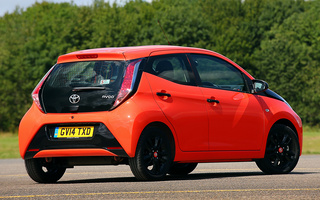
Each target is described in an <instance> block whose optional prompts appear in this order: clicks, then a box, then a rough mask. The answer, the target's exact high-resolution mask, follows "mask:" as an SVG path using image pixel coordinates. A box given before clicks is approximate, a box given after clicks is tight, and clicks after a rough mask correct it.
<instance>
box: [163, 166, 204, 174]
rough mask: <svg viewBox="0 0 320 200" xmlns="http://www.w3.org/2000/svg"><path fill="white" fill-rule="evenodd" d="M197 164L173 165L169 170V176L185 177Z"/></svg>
mask: <svg viewBox="0 0 320 200" xmlns="http://www.w3.org/2000/svg"><path fill="white" fill-rule="evenodd" d="M197 165H198V163H174V164H173V165H172V167H171V169H170V170H169V173H168V174H170V175H187V174H189V173H191V172H192V171H193V170H194V169H195V168H196V167H197Z"/></svg>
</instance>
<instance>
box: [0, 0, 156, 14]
mask: <svg viewBox="0 0 320 200" xmlns="http://www.w3.org/2000/svg"><path fill="white" fill-rule="evenodd" d="M42 1H44V0H0V16H3V15H4V14H5V13H6V12H9V13H12V12H13V11H14V10H15V8H16V6H19V7H20V8H23V9H26V8H27V7H30V6H32V5H33V4H34V3H35V2H42ZM45 1H47V2H56V3H61V2H71V1H72V0H45ZM114 1H116V2H118V3H121V2H125V0H105V2H110V3H113V2H114ZM146 1H148V2H151V1H152V0H146ZM92 2H93V0H73V3H75V4H77V5H84V6H87V5H91V4H92Z"/></svg>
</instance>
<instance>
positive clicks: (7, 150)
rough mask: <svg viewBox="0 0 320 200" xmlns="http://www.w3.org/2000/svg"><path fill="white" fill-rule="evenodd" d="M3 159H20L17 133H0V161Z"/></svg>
mask: <svg viewBox="0 0 320 200" xmlns="http://www.w3.org/2000/svg"><path fill="white" fill-rule="evenodd" d="M4 158H20V153H19V144H18V134H17V133H15V134H13V133H0V159H4Z"/></svg>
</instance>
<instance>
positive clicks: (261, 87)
mask: <svg viewBox="0 0 320 200" xmlns="http://www.w3.org/2000/svg"><path fill="white" fill-rule="evenodd" d="M252 83H253V92H252V93H259V92H264V91H266V90H267V89H268V88H269V85H268V83H267V82H265V81H262V80H252Z"/></svg>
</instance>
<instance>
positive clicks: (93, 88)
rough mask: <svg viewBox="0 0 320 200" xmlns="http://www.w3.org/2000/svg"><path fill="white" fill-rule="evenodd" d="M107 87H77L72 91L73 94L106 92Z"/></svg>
mask: <svg viewBox="0 0 320 200" xmlns="http://www.w3.org/2000/svg"><path fill="white" fill-rule="evenodd" d="M105 89H106V87H75V88H73V89H72V91H73V92H78V91H84V90H105Z"/></svg>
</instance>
